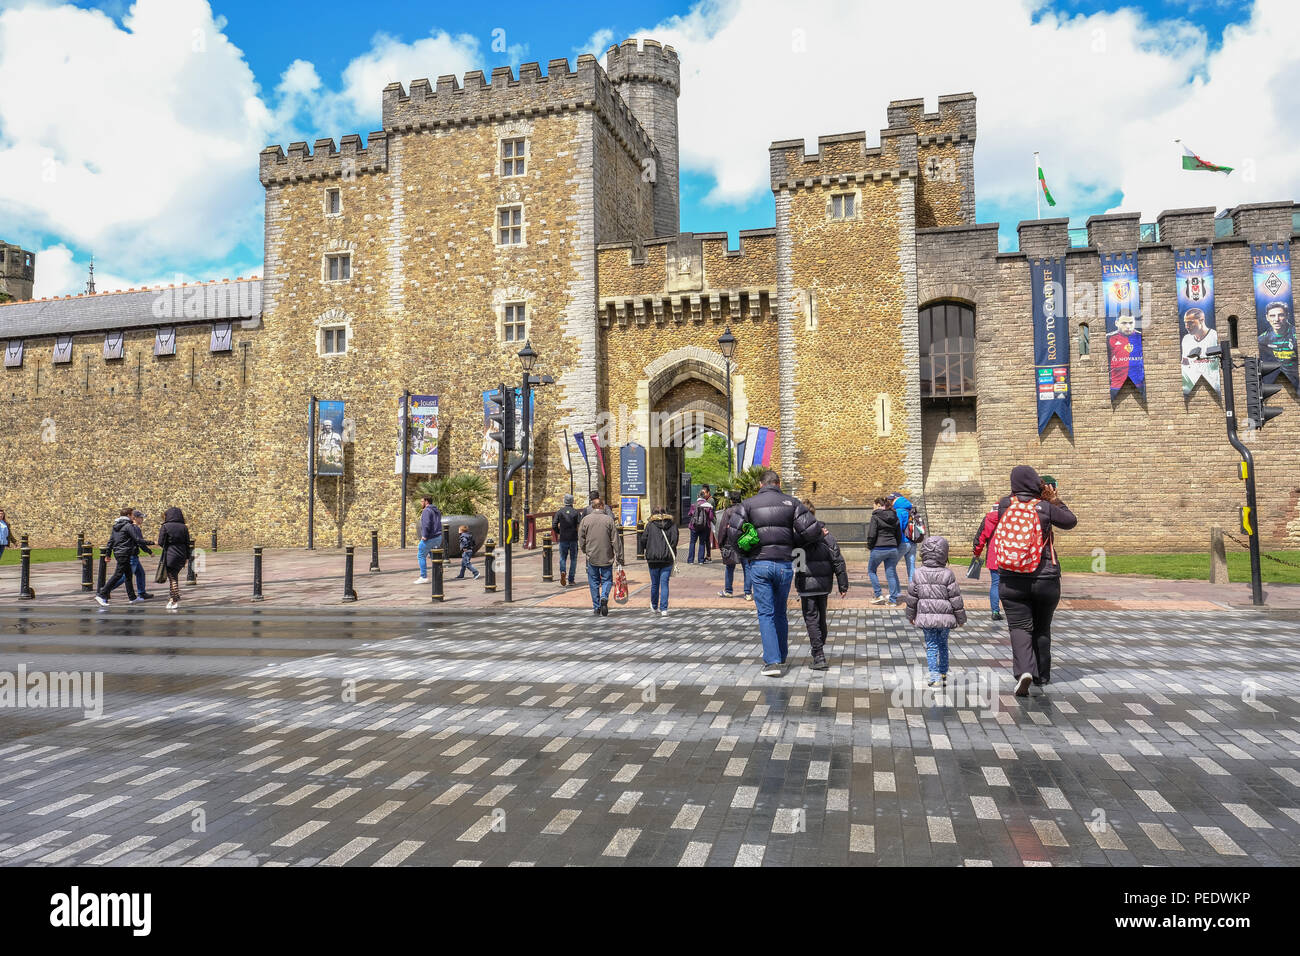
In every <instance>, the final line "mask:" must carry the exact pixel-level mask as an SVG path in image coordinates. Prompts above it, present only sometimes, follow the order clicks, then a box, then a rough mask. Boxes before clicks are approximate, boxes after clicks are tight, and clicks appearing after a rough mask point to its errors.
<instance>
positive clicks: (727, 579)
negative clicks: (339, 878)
mask: <svg viewBox="0 0 1300 956" xmlns="http://www.w3.org/2000/svg"><path fill="white" fill-rule="evenodd" d="M739 563H740V567H741V570H742V572H743V573H744V575H745V593H746V594H751V593H753V590H754V584H753V581H751V580H750V579H751V576H752V575H751V574H750V565H752V564H753V562H752V561H746V560H744V559H743V558H742V559H741V560H740V562H739ZM735 579H736V565H734V564H728V565H727V566H726V572H725V573H724V574H723V576H722V590H724V591H726V592H727V593H728V594H734V593H735V592H734V591H732V582H734V581H735Z"/></svg>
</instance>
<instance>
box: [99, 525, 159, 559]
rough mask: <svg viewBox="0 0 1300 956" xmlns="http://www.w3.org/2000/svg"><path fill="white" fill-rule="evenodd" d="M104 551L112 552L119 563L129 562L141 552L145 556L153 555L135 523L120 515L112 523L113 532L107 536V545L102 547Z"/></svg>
mask: <svg viewBox="0 0 1300 956" xmlns="http://www.w3.org/2000/svg"><path fill="white" fill-rule="evenodd" d="M104 550H105V551H112V552H113V557H115V558H117V560H119V561H130V560H131V559H132V558H134V557H135V556H136V555H137V554H139V553H140V552H141V551H143V552H144V553H145V554H153V551H152V550H150V548H149V542H147V541H145V539H144V535H143V534H141V533H140V529H139V528H137V527H136V525H135V522H134V521H132V520H131V519H130V518H128V517H127V516H126V515H121V516H120V517H119V518H118V519H117V520H116V521H114V522H113V531H112V533H111V534H109V536H108V544H106V545H105V546H104Z"/></svg>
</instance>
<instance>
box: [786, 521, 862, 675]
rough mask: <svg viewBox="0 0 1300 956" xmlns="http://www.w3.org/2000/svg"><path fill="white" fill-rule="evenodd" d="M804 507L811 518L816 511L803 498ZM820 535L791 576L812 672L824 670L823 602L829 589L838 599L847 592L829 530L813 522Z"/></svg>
mask: <svg viewBox="0 0 1300 956" xmlns="http://www.w3.org/2000/svg"><path fill="white" fill-rule="evenodd" d="M803 505H804V507H805V508H807V509H808V513H809V514H811V515H812V516H813V517H814V518H816V517H817V509H816V508H814V507H813V503H812V502H811V501H808V500H807V499H804V503H803ZM817 528H818V530H819V531H820V532H821V537H820V538H815V539H813V542H812V543H811V544H809V545H808V546H807V547H806V548H804V559H803V561H802V562H801V567H800V569H799V570H798V571H796V572H795V575H794V586H795V590H796V591H798V592H799V605H800V610H802V611H803V622H804V624H805V625H806V626H807V628H808V643H809V644H810V645H811V646H812V663H811V664H810V665H809V666H810V667H811V668H812V669H813V670H815V671H824V670H826V668H827V667H828V666H829V665H828V664H827V663H826V653H825V650H824V648H825V646H826V638H827V628H826V599H827V598H829V597H830V594H831V588H832V587H837V589H838V590H839V592H840V597H844V596H845V595H846V594H848V593H849V570H848V567H847V565H845V563H844V555H842V554H841V553H840V545H839V542H838V541H836V540H835V535H833V534H831V529H830V528H828V527H826V525H825V523H824V522H822V521H818V522H817Z"/></svg>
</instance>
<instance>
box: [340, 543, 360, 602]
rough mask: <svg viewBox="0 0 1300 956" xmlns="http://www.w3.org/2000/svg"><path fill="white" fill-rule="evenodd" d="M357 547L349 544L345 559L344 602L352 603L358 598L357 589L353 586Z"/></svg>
mask: <svg viewBox="0 0 1300 956" xmlns="http://www.w3.org/2000/svg"><path fill="white" fill-rule="evenodd" d="M355 550H356V549H355V548H354V547H352V545H348V546H347V549H346V550H345V552H344V554H345V557H344V559H343V603H344V604H351V603H352V602H353V601H355V600H356V599H357V592H356V589H355V588H353V587H352V563H353V560H354V555H353V552H354V551H355Z"/></svg>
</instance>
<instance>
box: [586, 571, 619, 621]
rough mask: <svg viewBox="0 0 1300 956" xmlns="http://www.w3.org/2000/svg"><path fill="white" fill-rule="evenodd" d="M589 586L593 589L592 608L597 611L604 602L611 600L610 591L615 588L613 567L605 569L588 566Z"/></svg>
mask: <svg viewBox="0 0 1300 956" xmlns="http://www.w3.org/2000/svg"><path fill="white" fill-rule="evenodd" d="M587 586H588V587H589V588H591V608H592V610H593V611H594V610H597V609H598V608H599V607H600V604H601V602H602V601H608V600H609V590H610V588H612V587H613V586H614V567H613V565H606V566H605V567H603V568H598V567H596V566H595V565H594V564H589V565H587Z"/></svg>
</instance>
